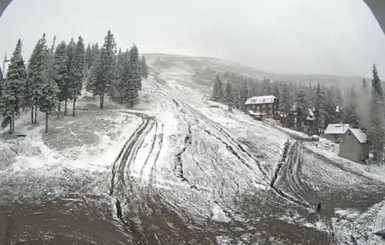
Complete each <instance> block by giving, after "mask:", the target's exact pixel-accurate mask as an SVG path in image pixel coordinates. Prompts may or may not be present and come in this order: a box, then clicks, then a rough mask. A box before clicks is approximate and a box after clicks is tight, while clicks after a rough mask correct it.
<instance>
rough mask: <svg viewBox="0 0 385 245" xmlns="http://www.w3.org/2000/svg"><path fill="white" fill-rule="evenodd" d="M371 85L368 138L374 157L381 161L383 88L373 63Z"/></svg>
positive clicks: (382, 144)
mask: <svg viewBox="0 0 385 245" xmlns="http://www.w3.org/2000/svg"><path fill="white" fill-rule="evenodd" d="M372 87H373V89H372V99H371V107H370V119H371V125H370V127H369V139H370V141H371V144H372V149H373V150H374V151H375V159H376V160H378V161H382V160H383V152H384V137H385V131H384V109H383V90H382V87H381V80H380V78H379V77H378V74H377V69H376V66H375V65H373V80H372Z"/></svg>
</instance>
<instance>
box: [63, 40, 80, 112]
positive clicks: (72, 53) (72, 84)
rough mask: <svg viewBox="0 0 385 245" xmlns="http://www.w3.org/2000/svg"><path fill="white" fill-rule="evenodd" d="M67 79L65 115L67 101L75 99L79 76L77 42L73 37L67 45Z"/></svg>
mask: <svg viewBox="0 0 385 245" xmlns="http://www.w3.org/2000/svg"><path fill="white" fill-rule="evenodd" d="M66 53H67V76H66V78H67V80H66V82H65V87H64V89H63V90H62V93H63V99H64V116H66V115H67V103H68V99H73V92H74V90H76V86H77V81H76V79H77V77H76V72H77V70H76V43H75V42H74V40H73V38H71V41H70V42H69V43H68V45H67V51H66Z"/></svg>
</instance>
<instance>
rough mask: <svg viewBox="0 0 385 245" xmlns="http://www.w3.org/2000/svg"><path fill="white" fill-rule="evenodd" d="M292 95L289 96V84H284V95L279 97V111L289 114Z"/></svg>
mask: <svg viewBox="0 0 385 245" xmlns="http://www.w3.org/2000/svg"><path fill="white" fill-rule="evenodd" d="M289 97H290V95H289V87H288V86H287V83H283V88H282V93H281V96H280V97H279V98H280V100H279V105H280V106H279V109H280V110H281V111H283V112H285V113H289V111H290V109H291V104H290V98H289Z"/></svg>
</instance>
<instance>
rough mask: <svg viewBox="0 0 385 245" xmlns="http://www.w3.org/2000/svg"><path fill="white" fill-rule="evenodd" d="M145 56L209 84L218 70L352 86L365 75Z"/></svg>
mask: <svg viewBox="0 0 385 245" xmlns="http://www.w3.org/2000/svg"><path fill="white" fill-rule="evenodd" d="M145 56H146V59H147V60H148V61H149V63H150V64H151V65H152V67H153V68H154V69H155V70H156V69H169V70H170V69H171V68H172V69H173V70H175V71H178V70H179V71H184V72H183V73H184V74H186V72H188V75H189V76H190V77H191V79H196V80H197V81H199V82H201V83H203V84H207V85H208V84H210V83H209V82H210V81H212V80H213V74H215V73H217V72H233V73H237V74H239V75H244V76H250V77H254V78H257V79H263V78H264V77H266V78H270V79H271V80H273V81H287V82H289V81H292V82H298V83H302V84H306V85H307V84H309V83H312V84H314V83H318V82H319V83H321V84H323V85H335V86H340V87H350V86H351V85H352V84H361V83H362V79H363V78H362V77H346V76H337V75H327V74H325V75H322V74H277V73H271V72H265V71H260V70H257V69H255V68H252V67H248V66H244V65H241V64H238V63H236V62H232V61H227V60H222V59H217V58H209V57H193V56H183V55H172V54H145ZM186 75H187V74H186ZM214 76H215V75H214ZM367 79H369V78H367ZM369 80H370V79H369Z"/></svg>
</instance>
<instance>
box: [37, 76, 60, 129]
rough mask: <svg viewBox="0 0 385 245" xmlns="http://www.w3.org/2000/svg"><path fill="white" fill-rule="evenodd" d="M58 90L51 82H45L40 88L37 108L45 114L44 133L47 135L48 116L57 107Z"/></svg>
mask: <svg viewBox="0 0 385 245" xmlns="http://www.w3.org/2000/svg"><path fill="white" fill-rule="evenodd" d="M58 92H59V90H58V88H57V85H56V83H55V82H53V81H52V80H50V81H47V83H45V84H44V85H43V86H42V88H41V94H40V99H39V108H40V111H41V112H44V113H45V132H46V133H48V116H49V115H52V114H53V113H54V111H55V108H56V105H57V96H58V95H57V94H58Z"/></svg>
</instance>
